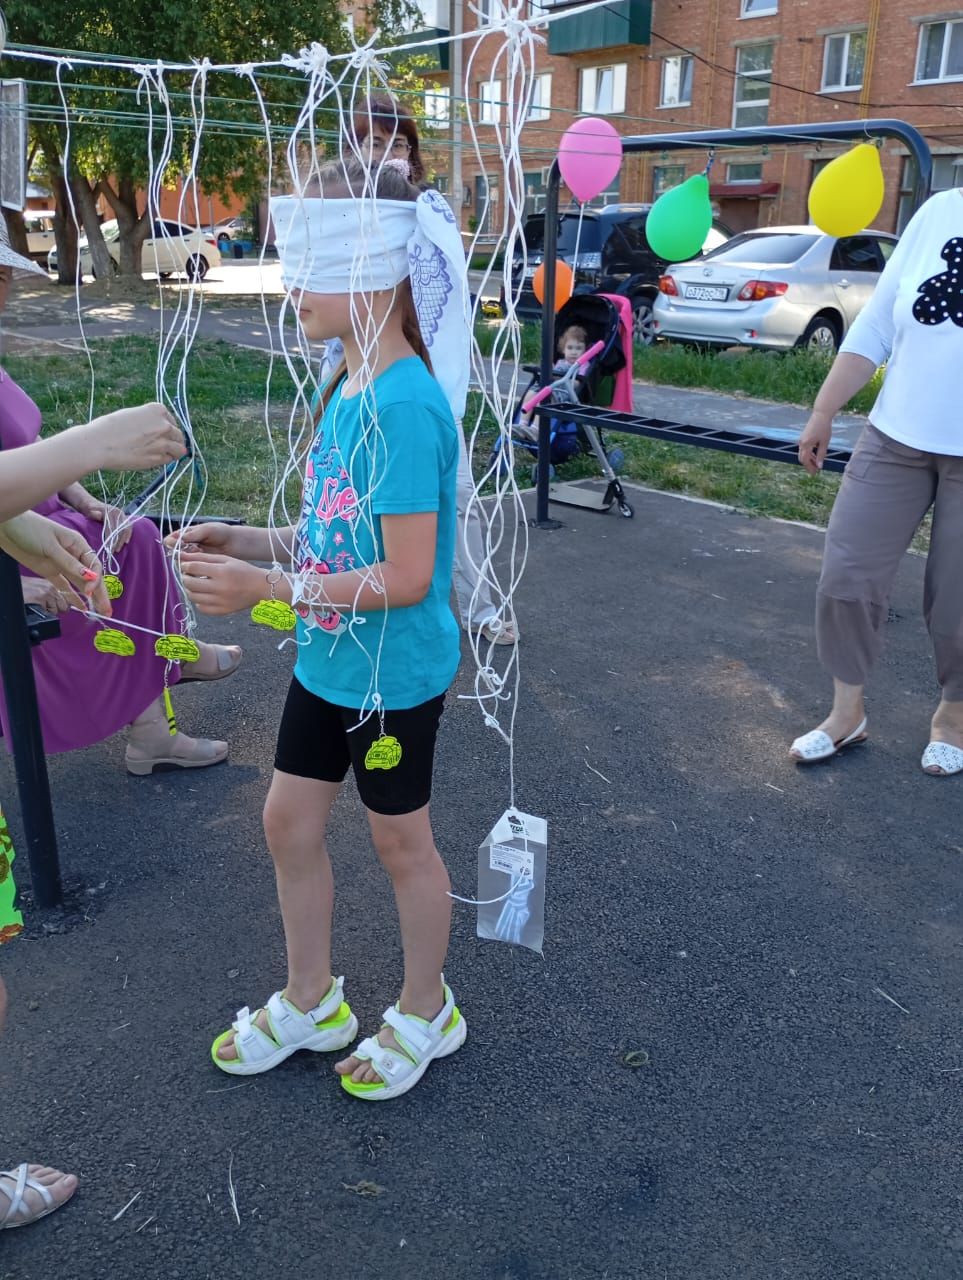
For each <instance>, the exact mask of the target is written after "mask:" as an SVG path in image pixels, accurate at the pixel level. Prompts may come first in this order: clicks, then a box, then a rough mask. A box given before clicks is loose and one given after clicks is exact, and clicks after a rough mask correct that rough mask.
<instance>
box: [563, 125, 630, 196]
mask: <svg viewBox="0 0 963 1280" xmlns="http://www.w3.org/2000/svg"><path fill="white" fill-rule="evenodd" d="M558 167H559V169H560V170H561V174H562V177H563V178H564V180H565V185H566V186H567V187H568V189H569V191H571V193H572V195H573V196H574V197H575V199H576V200H579V201H581V202H582V203H583V204H584V203H585V201H586V200H592V199H594V197H595V196H597V195H599V194H600V192H602V191H604V190H605V188H606V187H607V186H608V185H609V183H610V182H611V181H612V179H613V178H614V177H615V175H616V174H617V173H618V171H619V169H621V167H622V139H621V138H620V137H619V135H618V133H617V132H616V130H615V128H614V127H613V126H612V125H611V124H609V122H608V120H599V119H598V118H597V117H596V116H585V117H584V118H583V119H581V120H576V121H575V123H574V124H571V125H569V127H568V128H567V129H566V130H565V132H564V133H563V134H562V141H561V142H560V143H559V148H558Z"/></svg>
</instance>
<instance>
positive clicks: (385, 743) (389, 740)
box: [364, 733, 401, 770]
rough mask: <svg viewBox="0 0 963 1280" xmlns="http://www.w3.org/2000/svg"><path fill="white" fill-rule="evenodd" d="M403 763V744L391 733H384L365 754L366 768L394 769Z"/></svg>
mask: <svg viewBox="0 0 963 1280" xmlns="http://www.w3.org/2000/svg"><path fill="white" fill-rule="evenodd" d="M400 763H401V743H400V742H399V741H398V739H397V738H395V737H394V736H393V735H392V734H390V733H383V734H382V735H381V737H380V738H379V739H378V740H377V741H376V742H372V744H371V746H370V747H369V748H368V750H367V751H366V752H365V757H364V767H365V768H366V769H368V770H373V769H394V768H397V766H398V765H399V764H400Z"/></svg>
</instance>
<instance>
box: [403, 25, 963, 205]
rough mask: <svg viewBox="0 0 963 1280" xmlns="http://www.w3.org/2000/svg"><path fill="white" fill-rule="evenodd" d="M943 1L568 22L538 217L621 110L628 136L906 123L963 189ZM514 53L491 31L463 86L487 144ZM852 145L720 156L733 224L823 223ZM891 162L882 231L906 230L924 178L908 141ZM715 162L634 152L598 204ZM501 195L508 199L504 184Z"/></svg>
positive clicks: (445, 169) (440, 138) (538, 151)
mask: <svg viewBox="0 0 963 1280" xmlns="http://www.w3.org/2000/svg"><path fill="white" fill-rule="evenodd" d="M460 2H463V0H422V11H423V14H424V16H425V20H426V25H427V26H429V27H431V28H434V29H435V30H436V31H438V32H439V34H441V33H443V32H445V31H447V29H448V28H449V25H450V24H449V15H450V14H451V3H460ZM939 3H940V0H935V4H934V0H613V2H612V3H611V4H609V5H607V6H606V7H605V9H604V10H601V11H597V12H594V13H591V14H583V15H577V14H576V15H573V16H571V17H566V18H562V19H559V20H557V21H556V22H554V23H552V24H551V25H550V27H549V29H548V32H547V33H546V34H547V41H546V44H545V45H543V46H540V47H539V51H538V54H537V73H538V75H537V80H536V86H535V91H534V96H533V100H532V109H531V115H530V120H529V123H528V124H527V126H526V129H525V135H524V146H523V157H524V162H525V174H526V192H527V204H528V208H529V211H531V212H534V211H538V210H539V209H540V208H541V207H542V197H543V194H544V181H545V173H546V169H547V166H548V165H550V164H551V161H552V160H553V158H554V156H555V154H556V150H557V146H558V140H559V138H560V137H561V134H562V133H563V132H564V130H565V128H566V127H567V126H568V125H569V124H570V123H571V122H572V120H574V119H576V118H577V117H578V116H579V115H583V114H584V115H602V116H606V117H607V118H609V119H610V120H611V121H612V123H613V124H614V125H615V126H616V128H617V129H619V131H620V132H621V133H623V134H654V133H666V132H674V131H681V130H686V131H689V130H695V129H700V128H732V127H747V126H758V125H763V124H767V125H780V124H802V123H806V122H808V121H824V120H859V119H865V118H867V117H871V116H894V117H899V118H901V119H903V120H906V121H908V122H909V123H910V124H913V125H915V126H916V127H917V128H918V129H919V130H920V131H921V132H922V133H923V134H924V135H925V136H926V138H927V141H928V142H929V145H930V148H931V150H932V151H933V154H934V158H935V172H934V187H935V188H936V189H941V188H945V187H950V186H954V185H957V184H959V185H963V8H957V9H947V10H945V11H943V10H941V9H939V8H938V7H937V6H938V5H939ZM482 7H483V6H482ZM568 7H571V5H569V6H568ZM545 12H551V6H546V8H545ZM464 15H465V25H466V28H467V29H470V28H472V27H474V26H476V25H477V20H476V18H475V16H474V15H473V14H472V13H471V12H470V11H469V9H468V6H467V5H465V6H464ZM473 43H474V42H472V41H469V42H468V44H467V47H466V51H465V62H466V64H467V63H468V60H469V55H470V51H471V47H472V45H473ZM498 47H499V42H498V38H497V37H495V36H494V35H493V36H492V37H490V38H488V39H485V38H484V36H483V35H482V37H481V43H480V48H479V50H478V52H477V54H476V56H475V58H474V61H473V63H472V65H471V71H470V75H468V76H467V77H466V78H467V80H468V83H466V84H465V85H464V87H463V90H462V91H461V92H460V93H459V91H458V90H457V89H456V90H455V96H456V97H465V98H467V100H468V102H467V109H468V110H470V111H471V112H472V113H473V119H474V120H475V121H476V124H477V130H478V136H479V140H480V143H481V145H482V147H484V146H486V144H488V145H490V142H492V141H493V140H494V129H493V127H492V125H493V122H494V121H495V120H497V119H498V118H499V114H500V112H502V111H503V109H504V108H503V104H502V97H503V95H504V85H503V79H502V77H500V76H499V74H498V70H497V69H496V70H493V69H492V62H493V59H494V58H495V56H496V53H497V49H498ZM446 54H447V51H446ZM446 54H443V55H442V65H441V68H440V69H439V70H436V71H434V72H432V73H431V74H430V75H429V76H428V77H427V81H428V83H429V84H430V85H432V86H435V85H437V86H439V89H440V91H439V92H435V90H434V89H433V88H432V89H429V90H428V93H427V97H426V108H427V110H428V112H429V114H433V115H434V116H435V118H436V120H437V126H438V127H437V131H436V138H437V141H436V143H435V145H434V147H433V148H431V149H430V154H431V156H432V158H433V161H434V164H435V168H436V172H437V175H438V178H439V180H440V183H441V185H442V186H443V187H444V186H446V185H447V179H448V176H449V173H450V168H451V164H450V156H451V138H450V125H449V123H448V122H449V119H450V115H449V111H448V102H449V95H450V93H451V86H450V80H451V76H450V73H449V71H448V68H447V57H446ZM464 132H465V137H466V141H465V145H464V149H463V160H462V219H463V226H464V227H465V228H466V229H474V228H475V226H477V224H478V222H479V221H482V222H483V223H484V218H485V210H486V200H485V192H486V181H485V177H484V175H483V174H482V173H481V172H480V171H479V165H478V163H477V160H476V159H475V156H474V154H473V151H472V148H471V146H470V144H469V142H468V135H467V130H465V131H464ZM845 149H846V148H845V147H844V146H843V147H840V146H830V145H818V144H801V145H794V146H792V147H787V146H785V145H778V144H774V145H772V146H769V147H765V148H761V149H759V148H756V149H752V150H749V149H746V150H738V151H726V152H720V153H719V154H717V156H716V158H715V163H714V166H713V169H712V174H711V177H712V196H713V200H714V201H715V203H716V204H717V206H718V210H719V213H720V216H721V217H722V219H723V221H725V222H726V223H728V224H729V226H730V227H731V228H732V229H733V230H739V229H742V228H745V227H751V226H758V225H775V224H785V223H797V222H806V221H808V215H807V212H806V197H807V193H808V190H809V186H810V184H811V182H812V179H813V177H814V176H815V174H816V173H817V172H818V170H819V168H820V167H821V166H822V165H823V164H825V163H827V162H828V160H830V159H832V157H833V156H834V155H838V154H840V153H841V151H843V150H845ZM882 160H883V167H884V173H885V175H886V192H887V194H886V202H885V204H884V206H883V209H882V211H881V213H880V216H879V218H878V220H877V224H876V225H877V226H878V227H879V228H880V229H886V230H894V229H897V228H900V227H901V226H902V225H903V223H904V222H905V218H906V216H907V201H908V192H909V191H910V189H911V187H912V181H911V179H912V175H911V173H909V172H908V164H909V162H908V160H907V157H906V155H905V152H904V151H903V149H901V148H900V146H899V145H897V144H895V143H886V144H885V145H884V148H883V153H882ZM705 162H706V154H705V153H700V154H697V155H696V154H693V153H691V152H690V153H689V154H684V153H648V154H645V155H639V154H637V155H633V156H627V157H626V160H625V162H624V164H623V167H622V173H621V175H620V179H619V182H618V184H616V185H613V186H612V188H611V189H610V190H609V191H607V192H605V193H604V195H603V196H602V197H600V200H599V201H598V202H596V203H611V202H613V201H616V200H621V201H651V200H653V199H654V198H655V197H656V196H657V195H658V194H659V193H660V192H661V191H662V190H664V189H665V188H666V187H668V186H672V185H674V184H675V183H677V182H680V181H682V180H683V179H684V178H685V177H687V176H689V175H690V174H692V173H695V172H697V171H699V170H701V169H702V168H704V166H705ZM490 196H491V202H492V203H494V204H495V205H496V206H497V202H498V200H499V198H500V193H499V191H498V190H497V187H495V188H494V189H492V191H491V192H490ZM564 198H565V197H564V193H563V199H564ZM483 229H484V226H483Z"/></svg>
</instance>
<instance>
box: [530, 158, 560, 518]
mask: <svg viewBox="0 0 963 1280" xmlns="http://www.w3.org/2000/svg"><path fill="white" fill-rule="evenodd" d="M558 184H559V168H558V161H557V160H556V161H554V163H553V164H552V170H551V173H550V174H549V178H548V190H547V192H546V194H545V236H544V239H543V242H542V244H543V250H542V253H543V256H542V264H543V266H544V268H545V271H544V283H543V286H542V297H543V299H544V301H543V303H542V361H541V385H542V386H543V387H547V386H548V384H549V383H550V382H551V380H552V365H553V364H554V363H555V262H556V257H557V248H558ZM536 414H537V417H538V464H537V465H538V471H537V481H536V493H535V523H536V525H537V526H538V527H539V528H540V529H557V528H558V527H559V522H558V521H557V520H551V519H549V515H548V469H549V466H550V465H551V459H550V457H549V454H550V453H551V448H552V421H551V417H550V416H549V414H548V413H539V412H538V410H536Z"/></svg>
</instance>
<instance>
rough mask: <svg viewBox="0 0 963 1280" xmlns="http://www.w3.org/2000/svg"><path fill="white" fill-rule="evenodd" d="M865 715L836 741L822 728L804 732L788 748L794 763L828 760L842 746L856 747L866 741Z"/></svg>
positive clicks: (836, 753)
mask: <svg viewBox="0 0 963 1280" xmlns="http://www.w3.org/2000/svg"><path fill="white" fill-rule="evenodd" d="M867 736H868V735H867V733H866V717H865V716H863V718H862V720H861V721H860V722H859V724H858V725H857V726H856V728H855V729H854V730H853V732H852V733H851V734H850V735H849V736H848V737H847V738H840V739H839V741H838V742H833V740H832V738H831V737H830V736H829V734H828V733H826V732H825V731H824V730H822V729H813V730H812V731H811V732H810V733H804V734H803V735H802V737H801V738H797V739H796V741H795V742H794V743H793V744H792V746H791V747H790V748H789V754H790V755H791V756H792V758H793V759H794V760H795V761H796V764H815V763H816V761H817V760H829V759H830V758H831V757H832V756H835V755H838V754H839V752H840V751H842V749H843V747H858V746H859V745H860V744H861V743H863V742H865V741H866V738H867Z"/></svg>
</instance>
